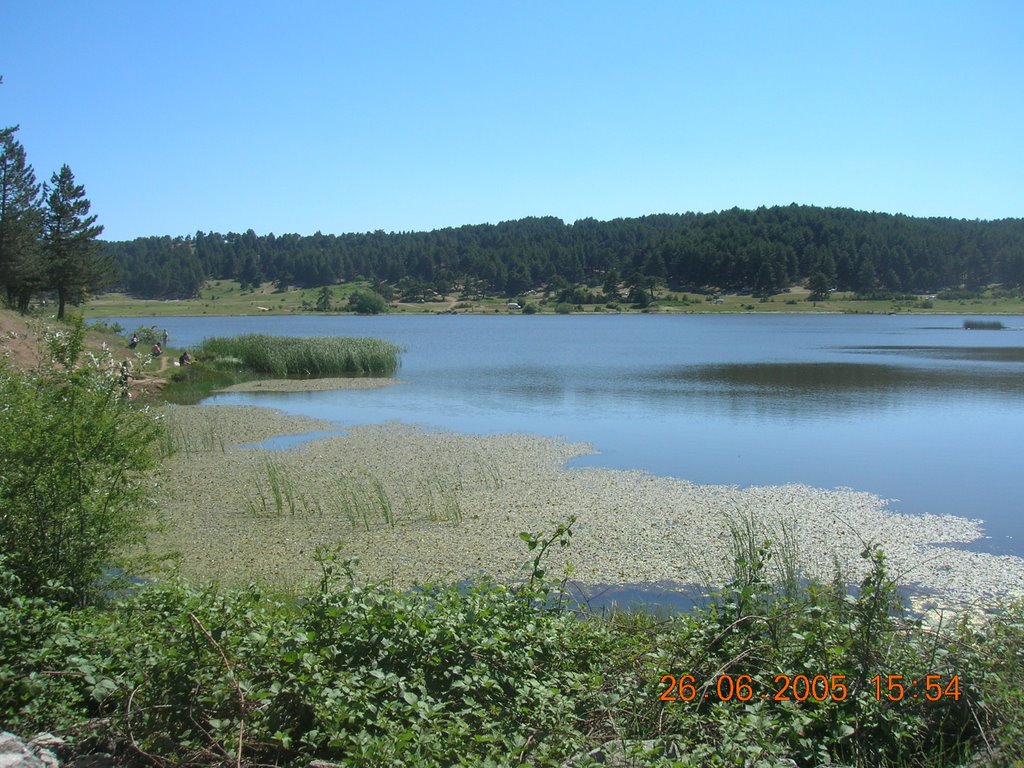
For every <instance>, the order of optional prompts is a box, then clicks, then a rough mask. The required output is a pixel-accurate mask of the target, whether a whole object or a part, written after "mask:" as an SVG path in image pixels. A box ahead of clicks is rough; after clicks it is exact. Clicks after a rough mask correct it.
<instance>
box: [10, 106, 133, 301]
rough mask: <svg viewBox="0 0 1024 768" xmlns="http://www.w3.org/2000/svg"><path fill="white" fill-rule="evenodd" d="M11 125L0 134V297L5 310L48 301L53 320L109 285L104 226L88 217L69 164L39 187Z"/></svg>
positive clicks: (109, 264)
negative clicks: (47, 297) (44, 297)
mask: <svg viewBox="0 0 1024 768" xmlns="http://www.w3.org/2000/svg"><path fill="white" fill-rule="evenodd" d="M17 131H18V126H14V127H10V128H2V129H0V290H2V291H3V295H4V299H5V301H6V303H7V305H8V306H10V307H15V308H17V309H19V310H20V311H22V312H26V311H28V308H29V304H30V302H31V301H32V298H33V296H35V295H37V294H40V293H47V294H54V295H55V296H56V299H57V317H58V319H63V318H64V312H65V309H66V307H67V305H68V304H79V303H81V302H82V301H83V300H84V299H85V298H86V297H87V296H88V294H89V293H90V292H91V291H94V290H97V289H100V288H103V287H106V286H109V285H110V284H111V283H113V282H115V281H116V279H117V277H116V274H117V273H116V272H115V271H114V270H113V268H112V267H113V262H112V259H111V256H110V253H109V252H108V251H107V250H105V249H104V248H102V247H101V245H100V242H99V240H98V239H97V238H98V237H99V235H100V234H101V233H102V232H103V227H102V226H100V225H98V224H96V216H95V215H90V213H89V208H90V203H89V200H88V198H87V197H86V196H85V187H84V186H82V185H81V184H76V183H75V176H74V174H73V173H72V172H71V168H70V167H69V166H68V165H66V164H65V165H63V166H61V168H60V170H59V171H56V172H54V174H53V175H52V176H51V177H50V181H49V183H43V184H39V183H38V182H37V181H36V175H35V170H34V169H33V168H32V165H31V164H30V163H29V162H28V160H27V156H26V153H25V148H24V147H23V146H22V145H21V142H19V141H18V140H17V139H16V138H15V134H16V133H17Z"/></svg>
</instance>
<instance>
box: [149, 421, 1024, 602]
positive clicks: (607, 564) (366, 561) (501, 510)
mask: <svg viewBox="0 0 1024 768" xmlns="http://www.w3.org/2000/svg"><path fill="white" fill-rule="evenodd" d="M163 412H164V413H165V414H166V418H167V420H168V423H169V425H170V428H171V431H172V436H173V439H174V440H175V442H176V443H178V445H179V448H180V450H179V452H178V453H177V454H176V455H174V456H172V457H170V458H168V459H165V460H164V462H163V463H162V464H161V467H160V469H159V470H157V472H156V473H155V474H154V491H155V493H154V496H155V498H156V500H157V503H158V506H159V507H160V508H161V509H162V510H163V511H164V514H165V517H166V523H167V525H166V527H165V530H164V532H163V533H162V534H158V535H157V536H155V537H154V541H153V543H154V544H155V548H156V549H157V550H164V551H166V550H168V549H171V550H177V551H179V552H181V554H182V557H181V562H180V567H181V570H182V572H183V574H184V575H186V576H188V577H191V578H200V579H211V578H212V579H217V580H221V581H224V582H226V583H237V582H240V581H248V580H252V579H262V580H267V581H269V582H271V583H274V584H277V585H280V586H283V587H288V586H291V585H298V584H299V583H302V582H304V581H305V580H308V579H309V578H311V577H312V575H313V573H314V567H315V566H314V559H313V554H314V551H315V549H316V547H317V546H330V545H333V544H335V543H336V542H340V543H341V553H342V556H345V557H357V558H359V560H360V562H359V565H358V567H357V569H356V570H357V572H358V573H359V574H360V575H361V576H363V577H365V578H367V579H369V580H371V581H384V582H387V583H390V584H392V585H393V586H395V587H399V588H407V587H409V586H412V585H413V584H416V583H422V582H426V581H452V580H455V581H459V580H463V579H466V578H472V577H473V576H474V575H478V574H482V573H486V574H489V575H491V576H494V577H496V578H499V579H515V578H519V577H521V576H522V575H523V571H522V569H521V565H522V564H523V563H524V562H525V561H526V560H528V559H529V553H528V552H527V550H526V547H525V545H524V544H523V542H522V540H521V539H520V537H519V534H520V533H521V532H524V531H530V532H538V531H551V530H552V529H553V527H554V525H556V524H557V523H560V522H565V520H566V519H567V518H568V517H569V515H575V516H576V517H577V522H576V524H575V526H574V534H573V538H572V544H571V546H570V547H569V548H568V549H566V550H559V549H558V548H553V549H552V550H549V553H548V556H547V565H548V568H547V570H548V574H549V575H550V576H553V577H556V578H557V577H559V576H560V575H561V574H562V573H563V571H564V568H565V566H566V565H567V564H570V563H571V564H572V566H573V571H572V573H571V575H570V578H571V579H572V580H574V581H578V582H582V583H585V584H653V583H657V582H674V583H684V584H693V583H696V584H705V585H712V586H718V585H721V584H723V583H724V582H725V581H727V580H728V578H729V576H730V573H731V568H732V562H733V555H732V552H731V546H732V544H731V541H732V540H731V538H730V534H729V531H730V525H732V526H736V527H738V528H741V529H743V528H746V529H747V530H749V531H751V537H752V539H756V543H760V541H761V540H763V539H769V540H771V541H773V542H775V544H776V545H782V546H784V547H785V548H788V551H789V555H788V557H789V558H791V559H793V560H795V561H796V562H798V563H799V564H800V566H801V570H802V573H803V575H805V576H807V577H811V578H816V579H820V580H824V581H829V580H831V579H832V577H833V576H834V563H836V562H839V563H840V564H841V566H842V568H843V572H844V578H845V580H846V581H848V582H856V581H858V580H859V579H860V578H862V577H863V575H864V574H865V573H866V571H867V567H868V564H867V561H865V560H864V559H863V558H861V556H860V553H861V552H862V551H863V550H864V548H865V544H866V543H870V542H875V543H878V544H880V545H881V546H882V548H883V551H885V553H886V556H887V562H888V564H889V567H890V573H891V575H892V576H893V578H895V579H896V580H897V582H898V583H900V585H901V586H910V585H912V586H914V588H915V589H916V590H919V591H920V592H921V593H923V594H922V595H921V596H920V597H919V598H918V599H919V600H920V601H921V602H922V603H923V604H928V603H934V602H936V601H938V602H940V603H942V604H950V603H955V604H958V605H959V604H964V603H971V602H975V601H981V602H982V603H991V602H992V601H994V600H997V599H999V598H1001V597H1006V598H1010V597H1013V596H1017V595H1020V594H1024V558H1019V557H1014V556H1009V555H993V554H988V553H978V552H973V551H970V550H965V549H959V548H956V546H955V545H958V544H963V543H969V542H971V541H976V540H978V539H980V538H981V537H982V530H981V521H978V520H970V519H967V518H961V517H954V516H949V515H909V514H905V513H900V512H897V511H894V510H892V509H891V508H890V507H889V506H888V503H887V502H886V500H884V499H882V498H880V497H878V496H876V495H874V494H871V493H867V492H862V491H855V490H852V489H821V488H812V487H809V486H804V485H781V486H755V487H749V488H739V487H736V486H724V485H697V484H695V483H691V482H689V481H686V480H681V479H677V478H672V477H663V476H657V475H652V474H649V473H646V472H640V471H629V470H613V469H603V468H571V469H570V468H567V467H566V462H568V460H569V459H571V458H573V457H575V456H580V455H584V454H587V453H592V452H593V450H592V449H591V448H590V447H589V446H587V445H584V444H582V443H569V442H563V441H559V440H555V439H551V438H546V437H539V436H533V435H523V434H508V435H488V436H478V435H467V434H461V433H453V432H443V431H433V430H426V429H423V428H420V427H417V426H410V425H407V424H400V423H389V424H383V425H373V426H359V427H348V426H345V425H339V424H334V423H331V422H325V421H320V420H315V419H310V418H306V417H293V416H287V415H284V414H282V413H280V412H277V411H273V410H270V409H265V408H259V407H255V406H245V407H238V406H168V407H166V408H164V409H163ZM340 429H344V430H345V434H343V435H337V434H336V433H337V432H338V430H340ZM324 431H333V432H334V433H335V435H333V436H327V437H321V438H319V439H315V440H311V441H309V442H304V443H302V444H301V445H298V446H295V447H292V448H290V449H287V450H266V449H262V448H259V447H254V446H252V444H253V443H258V442H260V441H263V440H266V439H268V438H270V437H273V436H277V435H295V434H304V433H308V432H324ZM243 444H249V447H241V446H242V445H243ZM943 545H954V546H943ZM781 559H784V558H782V557H781V556H779V555H777V556H776V558H775V559H774V560H773V561H770V563H769V573H770V574H771V573H772V568H774V567H775V566H776V563H777V561H778V560H781Z"/></svg>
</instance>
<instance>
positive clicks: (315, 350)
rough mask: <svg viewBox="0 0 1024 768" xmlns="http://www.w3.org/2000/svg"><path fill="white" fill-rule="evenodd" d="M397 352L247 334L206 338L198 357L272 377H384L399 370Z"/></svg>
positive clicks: (380, 345) (358, 342)
mask: <svg viewBox="0 0 1024 768" xmlns="http://www.w3.org/2000/svg"><path fill="white" fill-rule="evenodd" d="M400 351H401V350H400V349H399V347H398V345H397V344H392V343H391V342H389V341H382V340H381V339H369V338H350V337H345V336H321V337H287V338H285V337H280V336H265V335H261V334H246V335H243V336H232V337H217V338H212V339H207V340H206V341H204V342H203V345H202V348H201V349H200V351H199V354H198V357H199V359H200V360H203V361H204V362H205V360H206V359H208V358H222V359H225V358H232V359H235V360H240V361H241V363H242V365H244V366H245V367H247V368H249V369H250V370H252V371H255V372H257V373H263V374H268V375H271V376H282V377H283V376H310V377H318V376H353V375H356V376H359V375H362V376H387V375H390V374H393V373H394V372H395V371H396V370H397V369H398V354H399V352H400Z"/></svg>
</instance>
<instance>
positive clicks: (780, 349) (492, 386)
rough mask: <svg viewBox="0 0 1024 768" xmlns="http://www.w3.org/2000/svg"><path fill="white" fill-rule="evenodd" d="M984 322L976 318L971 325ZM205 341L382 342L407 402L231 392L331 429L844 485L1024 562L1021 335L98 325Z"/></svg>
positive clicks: (881, 322)
mask: <svg viewBox="0 0 1024 768" xmlns="http://www.w3.org/2000/svg"><path fill="white" fill-rule="evenodd" d="M971 318H977V316H973V315H972V316H971ZM109 319H110V320H111V321H119V322H120V323H121V324H122V325H123V326H125V327H126V328H129V329H131V328H133V327H136V326H138V325H139V324H142V323H144V324H147V325H148V324H150V323H152V322H156V323H157V324H158V325H159V326H160V327H164V326H165V327H166V328H167V329H168V331H169V333H170V335H171V344H172V345H173V346H175V347H186V346H193V345H195V344H197V343H198V342H199V341H200V340H201V339H202V338H204V337H205V336H208V335H213V334H216V335H225V334H234V333H249V332H258V333H270V334H277V335H321V334H327V335H335V334H336V335H354V336H378V337H381V338H386V339H390V340H392V341H396V342H398V343H399V344H401V345H403V346H404V347H405V348H406V352H405V353H404V354H403V357H402V366H401V369H400V371H399V373H398V376H399V378H401V379H403V380H405V381H407V382H408V385H407V386H402V387H385V388H379V389H366V390H356V391H338V392H301V393H244V394H243V393H232V394H223V395H217V396H214V397H212V398H210V399H208V400H207V401H206V402H209V403H214V404H245V405H263V406H269V407H274V408H279V409H281V410H284V411H286V412H288V413H294V414H303V415H308V416H313V417H317V418H322V419H327V420H330V421H334V422H336V423H338V424H339V425H347V424H367V423H380V422H385V421H402V422H411V423H420V424H425V425H429V426H433V427H438V428H444V429H452V430H457V431H462V432H471V433H504V432H530V433H538V434H544V435H557V436H564V437H566V438H568V439H570V440H573V441H585V442H589V443H591V444H592V445H593V446H594V447H595V448H596V449H597V451H598V452H599V453H598V454H596V455H594V456H586V457H582V458H580V459H577V460H576V461H575V462H574V463H575V464H578V465H591V466H604V467H613V468H624V469H643V470H647V471H650V472H653V473H657V474H664V475H672V476H676V477H681V478H685V479H688V480H692V481H695V482H698V483H726V484H735V485H742V486H746V485H759V484H778V483H805V484H808V485H813V486H819V487H826V488H830V487H839V486H843V487H852V488H856V489H858V490H865V491H871V492H874V493H877V494H879V495H881V496H883V497H885V498H890V499H894V500H896V501H894V502H893V508H894V509H897V510H899V511H903V512H912V513H924V512H931V513H948V514H956V515H961V516H965V517H976V518H982V519H983V520H985V521H986V533H987V534H988V535H989V536H990V538H989V539H987V540H985V541H983V542H980V543H978V544H976V545H972V546H973V547H974V548H977V549H983V550H986V551H994V552H1005V553H1013V554H1019V555H1024V518H1022V516H1021V505H1020V502H1019V501H1018V498H1019V489H1020V483H1019V474H1020V471H1021V469H1022V468H1024V461H1022V457H1021V449H1020V446H1021V440H1020V436H1021V435H1024V319H1020V318H1010V319H1009V320H1007V319H1006V318H1003V322H1004V323H1005V324H1006V325H1007V326H1008V327H1007V328H1006V329H1005V330H1001V331H965V330H963V328H962V324H963V320H964V319H965V318H964V317H954V316H950V317H945V316H941V317H940V316H836V315H830V316H805V315H788V316H786V315H780V316H774V315H769V316H766V315H675V316H667V315H627V316H613V315H602V316H568V317H551V316H542V317H537V316H533V317H528V316H504V315H502V316H494V317H488V316H479V315H476V316H469V315H466V316H396V315H392V316H383V317H349V316H326V317H309V316H304V317H294V316H292V317H265V316H263V317H238V318H216V320H215V321H214V320H211V319H210V318H205V317H203V318H163V319H158V320H155V321H153V320H142V319H139V318H127V319H119V318H109Z"/></svg>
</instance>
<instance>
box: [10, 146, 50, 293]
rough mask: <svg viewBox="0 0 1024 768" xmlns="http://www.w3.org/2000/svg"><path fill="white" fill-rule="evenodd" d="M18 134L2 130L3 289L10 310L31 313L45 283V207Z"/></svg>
mask: <svg viewBox="0 0 1024 768" xmlns="http://www.w3.org/2000/svg"><path fill="white" fill-rule="evenodd" d="M17 130H18V128H17V126H15V127H13V128H4V129H0V287H3V288H4V291H5V294H6V296H5V298H6V300H7V303H8V305H9V306H11V307H13V308H17V309H19V310H20V311H22V312H27V311H28V307H29V301H30V300H31V297H32V293H33V292H34V291H36V290H38V289H39V288H40V287H41V286H42V285H43V283H44V279H43V278H44V273H45V270H44V267H43V263H42V259H41V254H40V252H39V237H40V233H41V231H42V206H41V201H40V198H39V192H40V187H39V184H37V183H36V175H35V171H34V170H33V169H32V166H31V165H30V164H29V163H28V161H27V159H26V155H25V148H24V147H23V146H22V145H21V142H19V141H18V140H17V139H15V138H14V134H15V133H16V132H17Z"/></svg>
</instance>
